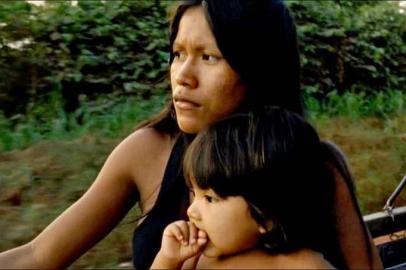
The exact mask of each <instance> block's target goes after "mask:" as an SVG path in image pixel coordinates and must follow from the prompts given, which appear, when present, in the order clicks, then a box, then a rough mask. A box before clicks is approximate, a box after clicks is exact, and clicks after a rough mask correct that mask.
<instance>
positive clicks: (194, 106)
mask: <svg viewBox="0 0 406 270" xmlns="http://www.w3.org/2000/svg"><path fill="white" fill-rule="evenodd" d="M172 50H173V53H174V60H173V62H172V64H171V68H170V72H171V86H172V98H173V103H174V105H175V110H176V116H177V121H178V125H179V127H180V129H181V130H182V131H183V132H186V133H197V132H199V131H200V130H201V129H202V128H204V127H206V126H207V125H210V124H212V123H214V122H216V121H218V120H221V119H222V118H224V117H226V116H228V115H229V114H230V113H232V112H233V111H235V110H236V108H237V107H238V106H239V105H240V104H241V102H242V100H243V99H244V97H245V87H244V86H243V85H242V83H241V82H240V79H239V76H238V75H237V73H236V72H235V71H234V70H233V69H232V68H231V67H230V65H229V64H228V63H227V61H226V60H225V59H224V58H223V56H222V54H221V52H220V50H219V49H218V47H217V44H216V40H215V38H214V36H213V34H212V32H211V30H210V27H209V25H208V23H207V21H206V19H205V16H204V12H203V8H202V7H200V6H196V7H191V8H189V9H188V10H187V11H186V12H185V13H184V15H183V16H182V18H181V20H180V23H179V29H178V33H177V36H176V38H175V41H174V44H173V48H172Z"/></svg>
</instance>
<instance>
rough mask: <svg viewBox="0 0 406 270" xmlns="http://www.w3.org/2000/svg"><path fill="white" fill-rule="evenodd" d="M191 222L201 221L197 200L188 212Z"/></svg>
mask: <svg viewBox="0 0 406 270" xmlns="http://www.w3.org/2000/svg"><path fill="white" fill-rule="evenodd" d="M186 213H187V215H188V217H189V219H190V220H200V214H199V208H198V206H197V203H196V200H193V202H192V204H191V205H189V208H188V209H187V211H186Z"/></svg>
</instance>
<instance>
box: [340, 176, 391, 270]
mask: <svg viewBox="0 0 406 270" xmlns="http://www.w3.org/2000/svg"><path fill="white" fill-rule="evenodd" d="M334 200H335V202H334V207H335V214H336V220H337V224H338V226H337V227H338V233H339V241H340V247H341V250H342V252H343V255H344V258H345V260H346V262H347V265H348V266H349V268H350V269H383V266H382V262H381V260H380V258H379V255H378V251H377V249H376V247H375V245H374V243H373V241H372V239H371V237H370V235H369V232H368V230H367V229H366V228H365V224H364V222H363V220H362V217H360V216H359V215H358V213H357V210H356V208H358V204H357V202H356V201H354V199H353V198H352V196H351V194H350V190H349V187H348V185H347V184H346V182H345V181H344V179H342V176H341V174H340V173H339V172H336V195H335V199H334ZM364 230H366V232H367V235H365V234H364ZM366 245H368V246H369V247H370V249H369V251H370V253H368V249H367V246H366ZM370 258H371V260H370Z"/></svg>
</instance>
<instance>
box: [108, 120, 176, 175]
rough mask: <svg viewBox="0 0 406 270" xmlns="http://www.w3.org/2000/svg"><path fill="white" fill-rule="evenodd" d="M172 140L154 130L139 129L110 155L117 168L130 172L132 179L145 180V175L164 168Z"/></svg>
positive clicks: (168, 136)
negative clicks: (126, 169)
mask: <svg viewBox="0 0 406 270" xmlns="http://www.w3.org/2000/svg"><path fill="white" fill-rule="evenodd" d="M173 143H174V139H173V138H172V137H171V136H170V135H169V134H165V133H161V132H159V131H157V130H155V129H154V128H141V129H138V130H136V131H134V132H133V133H131V134H130V135H129V136H128V137H127V138H125V139H124V140H123V141H121V142H120V144H119V145H118V146H117V147H116V148H115V149H114V151H113V152H112V153H111V158H113V159H115V160H116V161H117V163H120V164H121V165H120V164H117V165H118V166H120V167H123V166H124V167H125V168H128V169H129V170H130V173H131V175H132V177H131V178H132V179H134V180H136V179H141V178H145V173H147V172H149V171H150V169H151V170H156V169H159V168H162V166H165V163H166V160H167V159H168V157H169V154H170V151H171V149H172V146H173Z"/></svg>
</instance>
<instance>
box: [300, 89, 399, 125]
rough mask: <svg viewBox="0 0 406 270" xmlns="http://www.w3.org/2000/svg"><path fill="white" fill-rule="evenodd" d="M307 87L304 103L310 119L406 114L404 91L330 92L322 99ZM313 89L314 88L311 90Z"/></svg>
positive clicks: (383, 116)
mask: <svg viewBox="0 0 406 270" xmlns="http://www.w3.org/2000/svg"><path fill="white" fill-rule="evenodd" d="M312 90H313V89H311V88H309V89H307V91H306V92H307V94H306V98H305V100H306V105H307V107H308V111H309V114H310V115H309V116H310V117H311V118H312V119H317V118H323V117H336V116H346V117H350V118H352V119H359V118H361V117H371V116H373V117H379V118H390V117H393V116H400V115H404V114H406V106H405V105H406V93H405V92H401V91H395V90H387V91H384V92H383V91H377V92H374V93H372V94H367V93H366V92H359V93H355V92H345V93H344V94H342V95H339V94H338V93H337V91H332V92H330V93H329V94H328V95H327V96H326V97H325V98H324V99H323V100H322V101H319V100H317V99H316V98H314V96H312ZM313 91H314V90H313Z"/></svg>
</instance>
